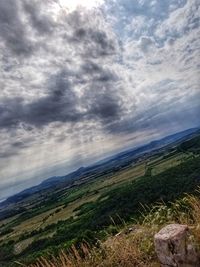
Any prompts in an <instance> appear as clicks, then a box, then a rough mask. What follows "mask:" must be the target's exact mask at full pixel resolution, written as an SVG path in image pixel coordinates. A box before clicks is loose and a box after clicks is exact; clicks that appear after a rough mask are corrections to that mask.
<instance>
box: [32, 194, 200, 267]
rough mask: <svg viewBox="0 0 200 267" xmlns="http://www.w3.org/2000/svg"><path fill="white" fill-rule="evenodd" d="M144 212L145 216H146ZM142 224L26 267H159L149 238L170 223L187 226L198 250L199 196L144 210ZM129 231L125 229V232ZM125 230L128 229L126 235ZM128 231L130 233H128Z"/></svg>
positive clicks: (199, 228)
mask: <svg viewBox="0 0 200 267" xmlns="http://www.w3.org/2000/svg"><path fill="white" fill-rule="evenodd" d="M146 209H148V213H146V212H147V211H146ZM142 217H143V219H142V222H141V221H139V222H138V223H137V224H134V225H131V228H130V225H129V226H127V225H125V226H124V229H123V231H122V229H119V230H120V231H121V232H120V235H117V236H114V237H110V238H109V239H108V240H107V241H106V242H104V243H102V242H100V243H99V244H98V248H96V247H95V248H91V247H90V246H89V245H88V244H87V243H82V244H81V246H80V247H79V248H76V247H75V246H72V247H71V248H70V249H69V250H67V251H65V252H64V251H62V252H61V253H60V254H59V256H58V257H57V258H55V257H53V258H51V259H49V260H48V259H46V258H43V257H42V258H40V259H39V260H38V261H37V263H36V264H32V265H30V267H49V266H51V267H92V266H93V267H122V266H124V267H129V266H130V267H133V266H137V267H139V266H141V267H159V266H160V265H159V262H158V260H157V257H156V254H155V250H154V243H153V237H154V234H155V233H157V232H158V231H159V230H160V228H162V227H163V226H165V225H166V224H170V223H180V224H187V225H188V226H189V227H190V231H191V232H192V238H193V243H194V245H195V246H198V249H199V250H200V193H199V191H198V192H196V195H195V196H194V195H186V196H185V197H183V198H181V199H179V200H177V201H175V202H173V203H170V205H166V204H158V205H155V206H153V207H152V208H151V207H146V208H145V215H143V216H142ZM128 227H129V228H128ZM126 229H129V230H128V231H127V230H126ZM130 229H131V232H130Z"/></svg>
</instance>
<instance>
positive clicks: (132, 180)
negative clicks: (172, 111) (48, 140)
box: [0, 137, 200, 266]
mask: <svg viewBox="0 0 200 267" xmlns="http://www.w3.org/2000/svg"><path fill="white" fill-rule="evenodd" d="M198 138H199V137H198ZM199 139H200V138H199ZM199 139H198V140H199ZM188 142H190V143H189V144H187V143H183V144H181V145H178V146H177V147H176V148H174V149H173V151H171V150H169V149H167V150H163V151H162V154H161V153H160V151H159V153H158V154H155V153H154V154H153V155H151V154H149V156H148V158H144V159H143V160H140V161H139V162H138V163H134V164H129V165H128V166H127V167H125V168H122V169H120V170H118V171H113V172H111V173H107V174H104V175H101V176H99V177H98V178H96V179H87V180H86V181H85V182H84V183H82V184H80V185H77V186H75V187H72V188H63V189H62V190H59V191H57V192H54V193H53V192H50V193H48V195H47V200H46V201H44V198H42V197H41V196H39V195H38V194H36V195H35V196H34V197H32V198H31V199H28V200H26V202H25V203H23V206H25V207H26V210H25V211H24V212H22V213H21V214H17V215H14V216H11V217H9V218H7V219H4V220H2V221H0V266H15V263H14V261H15V260H17V261H20V262H22V263H25V264H26V263H29V262H32V261H34V260H35V259H36V258H37V257H38V256H41V255H48V253H53V254H56V253H57V252H58V251H59V250H60V249H61V248H67V247H70V246H71V244H78V243H79V242H81V240H83V239H84V240H87V241H88V242H90V243H91V244H92V243H95V242H96V238H100V239H103V238H105V237H106V235H107V233H109V229H110V225H112V224H113V220H114V221H115V223H116V224H119V225H120V224H121V223H122V221H126V222H130V221H134V220H135V219H137V218H139V215H140V210H141V204H143V205H146V204H147V205H151V204H153V203H155V202H158V201H172V200H174V199H176V198H177V197H178V196H181V195H183V194H184V193H185V192H193V190H194V189H195V188H196V187H197V186H198V185H199V184H200V176H199V175H200V157H199V148H198V145H199V143H198V142H199V141H198V142H196V139H195V138H194V142H193V143H192V141H191V140H189V141H188ZM16 266H17V265H16Z"/></svg>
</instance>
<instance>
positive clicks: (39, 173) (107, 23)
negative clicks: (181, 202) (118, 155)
mask: <svg viewBox="0 0 200 267" xmlns="http://www.w3.org/2000/svg"><path fill="white" fill-rule="evenodd" d="M63 3H64V1H62V3H61V2H59V1H58V0H50V1H48V4H47V2H46V1H39V0H38V1H37V0H34V1H31V2H30V1H27V0H7V1H1V2H0V52H1V53H0V55H1V56H0V64H1V73H0V85H1V93H0V135H1V141H0V142H1V151H0V168H1V172H0V175H1V182H0V188H2V190H0V194H1V193H2V194H3V195H7V194H8V191H6V190H7V189H6V188H9V186H10V184H18V185H19V184H22V186H21V187H20V188H23V186H24V185H25V183H27V181H29V182H30V184H31V183H33V182H32V180H30V179H31V177H37V179H36V180H37V181H40V180H41V179H42V178H45V177H47V176H48V175H52V174H62V173H64V172H67V171H69V170H70V169H73V168H76V167H78V166H79V165H81V164H89V163H90V162H92V161H93V160H95V159H98V158H100V157H104V156H106V155H109V154H111V153H114V152H115V151H119V150H121V149H123V148H126V147H129V146H134V145H138V144H142V143H143V142H146V141H148V140H152V139H154V138H158V137H160V136H163V135H165V134H168V133H172V132H176V131H178V130H182V129H185V128H189V127H194V126H196V125H199V124H200V121H199V115H198V114H199V113H200V104H199V98H200V90H199V82H200V81H199V77H200V75H199V68H200V65H199V60H198V59H199V58H200V50H199V34H200V32H199V31H200V30H199V23H200V18H199V14H200V6H199V3H198V0H188V1H186V0H170V1H167V0H166V1H164V0H162V1H161V0H152V1H149V0H148V1H146V0H141V1H130V0H125V1H124V0H123V1H122V0H117V1H112V0H105V1H104V2H101V5H99V6H98V7H97V6H96V7H95V8H90V9H88V8H87V9H86V8H84V7H81V6H80V7H77V8H76V9H75V10H73V11H69V10H68V9H67V6H65V5H63ZM30 158H31V161H30ZM20 162H23V165H22V164H20ZM36 180H35V182H36ZM26 185H27V184H26ZM13 190H15V189H13ZM18 190H19V186H18ZM5 192H7V193H5ZM9 194H11V192H10V191H9Z"/></svg>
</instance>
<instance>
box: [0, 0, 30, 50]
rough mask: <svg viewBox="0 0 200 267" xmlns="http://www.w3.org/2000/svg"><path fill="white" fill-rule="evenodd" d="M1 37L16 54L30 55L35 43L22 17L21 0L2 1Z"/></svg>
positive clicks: (0, 3) (0, 5) (0, 10)
mask: <svg viewBox="0 0 200 267" xmlns="http://www.w3.org/2000/svg"><path fill="white" fill-rule="evenodd" d="M0 39H1V40H2V41H3V42H4V44H5V46H6V47H7V48H9V49H10V50H11V51H12V52H13V53H14V54H16V55H29V54H30V53H31V52H32V50H33V43H32V42H31V41H30V39H29V38H28V37H27V33H26V30H25V27H24V25H23V23H22V21H21V19H20V10H19V1H15V0H6V1H0Z"/></svg>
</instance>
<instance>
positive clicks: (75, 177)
mask: <svg viewBox="0 0 200 267" xmlns="http://www.w3.org/2000/svg"><path fill="white" fill-rule="evenodd" d="M199 133H200V128H191V129H188V130H185V131H182V132H179V133H175V134H172V135H169V136H166V137H164V138H162V139H160V140H155V141H152V142H150V143H148V144H146V145H144V146H140V147H137V148H132V149H129V150H126V151H123V152H120V153H118V154H116V155H114V156H112V157H110V158H107V159H104V160H102V161H99V162H97V163H96V164H93V165H92V166H88V167H81V168H79V169H77V170H76V171H74V172H71V173H69V174H67V175H64V176H54V177H50V178H48V179H46V180H44V181H43V182H42V183H40V184H39V185H36V186H33V187H31V188H28V189H26V190H24V191H22V192H20V193H18V194H16V195H14V196H11V197H9V198H8V199H7V200H5V201H3V202H0V207H6V206H7V205H9V204H12V203H18V202H20V201H22V200H23V199H25V198H27V197H29V196H31V195H32V194H35V193H39V192H41V191H45V190H50V189H53V188H57V189H58V188H63V187H64V186H65V187H66V186H69V187H70V186H72V185H73V184H74V183H75V182H78V181H80V180H81V179H87V176H89V175H90V176H91V175H93V176H94V178H95V177H96V176H97V175H98V174H99V173H106V172H108V171H110V169H112V168H120V167H123V166H126V164H127V163H129V162H130V161H133V160H134V159H136V158H137V157H138V156H139V155H143V154H145V153H147V152H151V151H154V150H157V149H160V148H162V147H166V146H168V145H172V144H177V143H178V142H183V141H184V140H188V139H190V138H191V137H193V136H195V135H196V134H199Z"/></svg>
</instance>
